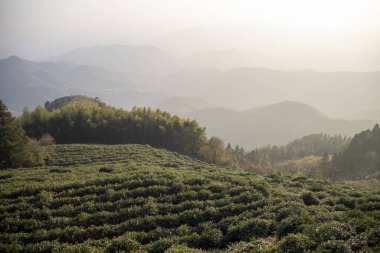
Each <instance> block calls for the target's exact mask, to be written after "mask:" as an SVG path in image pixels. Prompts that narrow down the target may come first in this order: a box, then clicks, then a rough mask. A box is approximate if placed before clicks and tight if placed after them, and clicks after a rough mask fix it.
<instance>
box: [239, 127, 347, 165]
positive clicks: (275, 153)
mask: <svg viewBox="0 0 380 253" xmlns="http://www.w3.org/2000/svg"><path fill="white" fill-rule="evenodd" d="M350 141H351V138H347V137H342V136H341V135H335V136H331V135H327V134H322V133H321V134H311V135H307V136H304V137H302V138H300V139H297V140H294V141H292V142H290V143H288V144H287V145H283V146H268V147H262V148H257V149H255V150H253V151H251V152H249V153H248V154H247V157H248V158H249V160H251V161H253V162H254V163H256V164H270V163H277V162H281V161H286V160H291V159H298V158H304V157H307V156H311V155H314V156H322V155H323V154H324V153H328V154H335V153H340V152H342V151H343V150H344V149H345V148H346V147H347V146H348V144H349V143H350Z"/></svg>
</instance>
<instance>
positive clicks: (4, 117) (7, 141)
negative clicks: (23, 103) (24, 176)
mask: <svg viewBox="0 0 380 253" xmlns="http://www.w3.org/2000/svg"><path fill="white" fill-rule="evenodd" d="M31 164H33V155H32V152H31V147H30V143H29V140H28V138H27V137H26V135H25V133H24V130H23V129H22V128H21V126H19V125H18V124H17V122H16V121H15V119H14V118H13V117H12V115H11V113H10V112H8V109H7V107H6V106H5V105H4V104H3V102H2V101H1V100H0V168H8V167H21V166H29V165H31Z"/></svg>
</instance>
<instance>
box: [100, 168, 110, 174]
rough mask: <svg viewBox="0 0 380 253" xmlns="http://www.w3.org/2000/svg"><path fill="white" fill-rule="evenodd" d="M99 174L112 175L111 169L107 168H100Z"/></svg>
mask: <svg viewBox="0 0 380 253" xmlns="http://www.w3.org/2000/svg"><path fill="white" fill-rule="evenodd" d="M99 172H104V173H112V172H113V169H112V168H108V167H101V168H99Z"/></svg>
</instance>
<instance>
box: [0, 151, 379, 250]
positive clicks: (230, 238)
mask: <svg viewBox="0 0 380 253" xmlns="http://www.w3.org/2000/svg"><path fill="white" fill-rule="evenodd" d="M48 153H49V154H48V157H49V159H48V163H47V166H45V167H36V168H33V169H26V168H19V169H12V170H0V182H1V184H0V203H1V204H0V217H1V218H0V231H1V232H0V252H173V253H174V252H189V253H196V252H231V253H232V252H234V253H238V252H241V253H243V252H244V253H245V252H249V253H252V252H254V253H269V252H275V253H279V252H377V251H378V249H379V247H380V241H379V229H378V228H379V227H380V221H379V210H380V208H379V206H380V198H379V192H378V191H376V190H371V189H370V190H368V189H360V188H353V187H341V186H336V185H332V184H329V183H323V182H320V181H316V180H310V179H306V178H297V179H293V180H292V179H291V178H290V177H281V176H271V177H262V176H257V175H253V174H249V173H239V172H237V171H234V170H231V169H226V168H220V167H217V166H215V165H211V164H208V163H205V162H202V161H199V160H195V159H192V158H189V157H188V156H185V155H181V154H178V153H174V152H169V151H167V150H160V149H155V148H152V147H150V146H148V145H137V144H134V145H132V144H129V145H94V144H93V145H85V144H75V145H74V144H66V145H61V144H58V145H55V146H53V147H52V149H51V150H49V152H48ZM102 168H103V169H102ZM104 168H106V169H109V168H112V171H110V172H100V170H104ZM61 171H62V172H63V171H64V173H61ZM294 183H297V184H298V185H297V187H293V186H292V184H294ZM304 194H305V195H309V194H311V196H312V198H318V199H319V204H318V205H306V204H305V203H304V200H303V199H302V197H301V196H303V195H304ZM336 207H339V208H342V210H340V211H337V210H336ZM343 207H344V208H343Z"/></svg>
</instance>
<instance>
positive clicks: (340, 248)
mask: <svg viewBox="0 0 380 253" xmlns="http://www.w3.org/2000/svg"><path fill="white" fill-rule="evenodd" d="M317 252H326V253H330V252H331V253H353V252H354V251H352V250H351V248H350V246H349V245H348V243H347V242H345V241H343V240H330V241H326V242H322V244H321V245H320V246H319V247H318V248H317Z"/></svg>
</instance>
